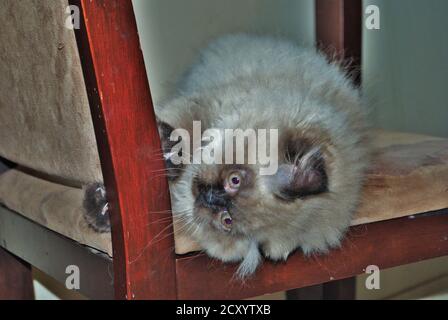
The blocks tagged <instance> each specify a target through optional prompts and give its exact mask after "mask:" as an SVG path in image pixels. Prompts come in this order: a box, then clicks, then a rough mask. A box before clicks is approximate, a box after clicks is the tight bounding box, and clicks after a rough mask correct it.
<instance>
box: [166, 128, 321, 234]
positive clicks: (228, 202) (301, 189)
mask: <svg viewBox="0 0 448 320" xmlns="http://www.w3.org/2000/svg"><path fill="white" fill-rule="evenodd" d="M163 127H164V129H165V130H164V131H165V132H170V130H169V129H168V128H169V127H170V126H168V125H164V126H163ZM162 135H163V133H162ZM165 137H167V136H165ZM171 145H172V143H171V144H170V143H169V142H165V143H164V146H165V148H166V147H167V146H171ZM322 150H323V148H322V145H317V143H315V142H313V140H312V139H309V138H305V137H303V136H302V135H301V134H300V132H295V131H291V130H289V129H288V130H284V131H283V132H281V133H280V136H279V141H278V153H279V155H278V161H279V163H278V170H277V171H276V172H275V174H273V175H261V174H260V166H259V165H257V164H247V163H245V164H204V163H203V164H190V165H184V166H183V167H182V168H175V167H174V166H173V165H172V164H170V161H169V159H168V160H167V162H168V163H167V166H168V168H172V170H175V173H174V174H172V175H171V178H172V179H171V180H172V184H174V185H176V184H182V185H183V188H182V193H184V195H183V196H184V199H188V200H187V201H185V202H191V203H190V204H189V205H186V204H185V202H184V205H185V206H189V207H191V208H192V210H191V215H192V218H193V220H195V221H196V222H200V223H199V224H200V225H205V226H209V227H210V228H208V229H209V230H212V231H215V232H217V233H220V234H222V235H225V236H229V237H232V236H235V237H241V236H254V235H255V234H256V233H257V231H258V230H260V229H263V228H270V227H276V226H277V227H278V226H279V225H281V224H288V223H291V222H292V220H296V219H295V216H297V215H298V214H300V208H301V206H302V205H303V204H304V203H305V201H307V199H309V198H310V197H313V196H319V195H320V194H324V193H326V192H327V187H328V178H327V168H326V163H325V160H324V154H323V151H322ZM246 151H247V152H249V153H250V151H249V149H246ZM165 153H167V150H165ZM247 158H248V157H246V159H247ZM187 166H188V167H187ZM187 172H188V173H187ZM170 173H173V171H171V172H170ZM182 209H185V208H180V210H182Z"/></svg>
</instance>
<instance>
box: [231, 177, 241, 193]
mask: <svg viewBox="0 0 448 320" xmlns="http://www.w3.org/2000/svg"><path fill="white" fill-rule="evenodd" d="M240 184H241V175H240V174H239V173H232V174H231V175H230V176H229V185H230V187H232V188H235V189H236V188H239V187H240Z"/></svg>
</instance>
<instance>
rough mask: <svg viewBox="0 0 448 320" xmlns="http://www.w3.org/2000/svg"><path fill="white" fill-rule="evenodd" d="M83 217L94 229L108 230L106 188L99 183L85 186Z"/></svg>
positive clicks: (98, 230)
mask: <svg viewBox="0 0 448 320" xmlns="http://www.w3.org/2000/svg"><path fill="white" fill-rule="evenodd" d="M84 190H85V192H84V200H83V207H84V217H85V219H86V221H87V223H88V224H89V226H91V227H92V228H93V229H94V230H95V231H97V232H101V233H103V232H109V231H110V218H109V203H108V202H107V199H106V189H105V188H104V186H103V185H102V184H101V183H93V184H90V185H88V186H86V187H85V189H84Z"/></svg>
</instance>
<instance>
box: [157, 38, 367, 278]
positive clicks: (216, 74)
mask: <svg viewBox="0 0 448 320" xmlns="http://www.w3.org/2000/svg"><path fill="white" fill-rule="evenodd" d="M156 113H157V116H158V119H159V121H160V132H161V136H162V142H163V146H164V149H165V151H166V152H168V150H169V148H170V147H171V146H172V145H173V142H170V141H169V139H168V138H169V134H170V133H171V130H172V129H173V128H185V129H187V130H191V127H192V122H193V121H194V120H200V121H201V122H202V129H203V130H204V129H207V128H219V129H232V128H241V129H243V130H244V129H247V128H253V129H259V128H265V129H270V128H274V129H279V170H278V172H277V174H276V175H274V176H261V175H258V172H259V170H258V169H259V168H258V165H239V166H237V165H206V164H201V165H194V164H190V165H184V166H175V165H173V164H172V163H171V162H170V160H169V157H167V158H168V159H167V164H168V166H167V167H168V172H169V174H170V176H171V179H170V180H171V182H170V187H171V194H172V207H173V208H172V209H173V215H174V218H175V221H177V226H179V225H180V227H178V229H179V230H189V231H190V233H191V236H192V237H193V238H194V239H195V240H196V241H198V242H199V243H200V244H201V245H202V247H203V248H204V250H205V251H206V252H207V253H208V254H209V255H210V256H212V257H215V258H218V259H220V260H222V261H226V262H235V261H238V262H239V261H241V264H240V268H239V270H238V273H239V275H240V276H246V275H249V274H251V273H253V272H254V271H255V269H256V268H257V266H258V265H259V263H260V261H261V253H262V254H263V255H264V256H265V257H267V258H269V259H272V260H284V259H286V258H287V257H288V255H289V254H290V253H291V252H292V251H294V250H295V249H296V248H299V247H300V248H301V249H302V250H303V252H304V253H305V254H310V253H312V252H317V253H321V252H326V251H327V250H328V249H329V248H331V247H336V246H338V245H339V243H340V240H341V237H342V236H343V234H344V232H345V230H346V229H347V227H348V226H349V223H350V219H351V215H352V213H353V211H354V209H355V208H356V206H357V203H358V200H359V194H360V189H361V186H362V180H363V172H364V170H365V168H366V165H367V158H368V157H367V154H368V152H367V147H366V125H365V119H364V114H363V110H362V108H361V100H360V97H359V94H358V92H357V91H356V90H355V89H354V87H353V86H352V85H351V83H350V81H349V80H348V79H347V78H346V77H345V76H344V74H343V73H342V71H341V70H340V68H339V67H337V66H336V64H328V63H327V61H326V59H325V58H324V57H323V56H321V55H319V54H317V53H316V51H315V50H314V49H304V48H301V47H298V46H297V45H295V44H293V43H291V42H288V41H286V40H281V39H275V38H270V37H259V36H252V35H230V36H224V37H222V38H220V39H218V40H216V41H214V42H212V43H211V44H210V45H209V46H208V47H207V48H206V49H205V50H203V51H202V53H201V56H200V59H199V61H198V62H197V63H196V64H195V65H194V66H193V67H192V68H191V69H190V71H189V72H188V73H187V75H186V76H185V77H184V79H183V81H182V82H181V85H180V87H179V90H178V94H177V96H176V97H174V98H172V99H170V100H168V101H166V102H164V103H162V104H161V105H159V106H157V107H156ZM235 171H237V172H238V174H241V175H238V177H243V181H242V182H241V184H240V185H238V191H237V193H236V194H233V193H232V195H231V196H229V194H226V191H225V190H224V188H223V185H224V184H226V183H228V180H227V179H228V178H227V177H228V175H229V174H230V173H231V172H235ZM227 190H228V189H227ZM232 190H233V189H232ZM203 193H206V194H207V195H211V194H212V193H213V194H214V197H215V198H213V199H215V200H213V201H212V202H207V201H208V200H207V199H208V198H207V197H203V195H202V194H203ZM219 197H221V198H219ZM218 198H219V199H218ZM204 199H206V200H204ZM210 199H211V198H210ZM220 208H221V209H222V208H224V209H225V210H226V211H228V212H229V214H230V215H231V217H232V219H233V223H232V227H231V229H230V230H223V229H222V228H221V227H220V221H219V217H220V216H219V215H218V214H217V212H222V210H221V209H220ZM220 210H221V211H220ZM184 224H186V227H184Z"/></svg>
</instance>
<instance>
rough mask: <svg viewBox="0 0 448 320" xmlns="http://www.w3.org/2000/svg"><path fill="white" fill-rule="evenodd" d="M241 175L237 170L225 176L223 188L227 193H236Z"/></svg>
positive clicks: (241, 178)
mask: <svg viewBox="0 0 448 320" xmlns="http://www.w3.org/2000/svg"><path fill="white" fill-rule="evenodd" d="M242 180H243V176H242V175H241V174H240V173H239V172H233V173H231V174H230V175H229V176H228V177H227V181H226V182H225V184H224V189H225V190H226V191H227V192H228V193H236V192H237V191H238V189H239V188H240V186H241V183H242Z"/></svg>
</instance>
